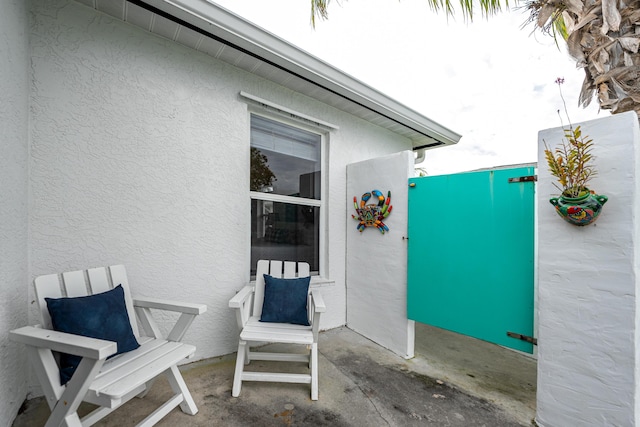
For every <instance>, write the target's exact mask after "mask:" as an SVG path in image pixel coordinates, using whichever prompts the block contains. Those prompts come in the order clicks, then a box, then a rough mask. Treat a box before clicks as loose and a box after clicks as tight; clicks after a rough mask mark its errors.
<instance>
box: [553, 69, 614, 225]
mask: <svg viewBox="0 0 640 427" xmlns="http://www.w3.org/2000/svg"><path fill="white" fill-rule="evenodd" d="M562 83H564V79H563V78H558V79H556V84H557V85H558V88H559V89H560V97H561V98H562V103H563V104H564V109H565V114H566V115H567V119H569V114H568V113H567V106H566V103H565V101H564V97H563V96H562V88H561V87H560V85H561V84H562ZM559 113H560V111H559V110H558V114H559ZM592 149H593V140H592V139H590V138H589V137H588V136H587V135H583V134H582V131H581V129H580V126H576V127H575V128H574V127H573V125H572V124H571V120H569V126H568V127H567V128H564V140H563V142H562V144H561V145H559V146H558V147H556V148H555V149H554V150H551V149H550V148H549V147H548V146H547V143H546V141H545V150H544V154H545V159H546V160H547V165H548V166H549V172H550V173H551V175H553V176H555V177H556V179H557V181H558V184H560V185H558V184H556V183H554V185H555V186H556V187H557V188H558V189H559V190H560V191H561V192H562V193H561V195H560V197H552V198H551V199H550V200H549V202H550V203H551V204H552V205H553V206H554V207H555V208H556V212H557V213H558V215H560V216H561V217H562V218H563V219H564V220H565V221H567V222H569V223H571V224H574V225H588V224H591V223H592V222H594V221H595V220H596V219H597V217H598V215H600V211H601V210H602V206H603V205H604V204H605V203H606V202H607V200H608V199H607V196H603V195H597V194H595V193H594V192H593V191H591V190H590V189H589V188H588V187H587V184H588V182H589V181H590V180H591V179H592V178H593V177H595V176H596V175H597V170H596V168H595V165H594V160H595V158H594V157H593V155H592V154H591V151H592Z"/></svg>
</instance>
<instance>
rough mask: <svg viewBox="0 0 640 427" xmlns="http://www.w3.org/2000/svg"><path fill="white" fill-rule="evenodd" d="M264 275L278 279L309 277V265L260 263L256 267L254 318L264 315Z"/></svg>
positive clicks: (262, 260) (275, 262) (288, 262)
mask: <svg viewBox="0 0 640 427" xmlns="http://www.w3.org/2000/svg"><path fill="white" fill-rule="evenodd" d="M296 267H297V268H296ZM264 274H268V275H270V276H273V277H277V278H284V279H294V278H296V277H306V276H309V264H308V263H306V262H298V263H296V262H293V261H286V262H284V263H283V262H282V261H276V260H272V261H269V260H264V259H261V260H259V261H258V264H257V266H256V284H255V294H254V297H253V312H252V313H251V315H252V316H258V317H260V316H261V315H262V303H263V302H264Z"/></svg>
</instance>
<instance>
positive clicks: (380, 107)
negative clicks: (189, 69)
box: [77, 0, 460, 148]
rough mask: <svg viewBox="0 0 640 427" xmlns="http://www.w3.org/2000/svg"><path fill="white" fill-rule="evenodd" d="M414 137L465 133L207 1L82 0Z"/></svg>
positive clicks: (444, 139)
mask: <svg viewBox="0 0 640 427" xmlns="http://www.w3.org/2000/svg"><path fill="white" fill-rule="evenodd" d="M77 1H78V2H80V3H83V4H85V5H87V6H89V7H92V8H94V9H96V10H98V11H101V12H104V13H106V14H108V15H110V16H113V17H115V18H117V19H120V20H122V21H125V22H128V23H130V24H133V25H136V26H138V27H140V28H143V29H144V30H146V31H149V32H151V33H154V34H157V35H159V36H162V37H165V38H168V39H170V40H173V41H175V42H177V43H180V44H182V45H185V46H187V47H190V48H192V49H195V50H197V51H199V52H203V53H206V54H208V55H210V56H212V57H214V58H217V59H219V60H222V61H225V62H227V63H229V64H231V65H233V66H235V67H238V68H240V69H243V70H245V71H247V72H250V73H252V74H255V75H257V76H260V77H263V78H265V79H267V80H270V81H272V82H274V83H276V84H278V85H281V86H284V87H286V88H289V89H291V90H294V91H296V92H299V93H301V94H304V95H306V96H309V97H311V98H313V99H316V100H318V101H320V102H323V103H325V104H328V105H330V106H332V107H335V108H337V109H339V110H341V111H344V112H346V113H349V114H352V115H354V116H356V117H360V118H362V119H364V120H366V121H368V122H371V123H374V124H376V125H378V126H380V127H383V128H385V129H388V130H390V131H392V132H395V133H397V134H399V135H402V136H404V137H406V138H408V139H410V140H411V141H412V143H413V147H414V148H418V147H421V148H435V147H439V146H445V145H451V144H455V143H457V142H458V141H459V139H460V135H459V134H457V133H455V132H453V131H451V130H450V129H447V128H446V127H444V126H442V125H440V124H438V123H436V122H434V121H432V120H430V119H429V118H427V117H424V116H422V115H421V114H419V113H417V112H416V111H414V110H412V109H410V108H408V107H406V106H404V105H402V104H400V103H398V102H397V101H395V100H393V99H391V98H389V97H387V96H386V95H384V94H382V93H381V92H378V91H377V90H375V89H373V88H371V87H370V86H367V85H365V84H364V83H362V82H360V81H359V80H357V79H355V78H353V77H351V76H349V75H347V74H345V73H343V72H342V71H340V70H338V69H336V68H334V67H332V66H331V65H329V64H327V63H326V62H324V61H322V60H320V59H318V58H316V57H314V56H312V55H310V54H308V53H306V52H304V51H302V50H300V49H298V48H297V47H295V46H294V45H292V44H290V43H288V42H286V41H285V40H283V39H281V38H279V37H277V36H275V35H273V34H271V33H269V32H267V31H265V30H263V29H261V28H259V27H257V26H255V25H253V24H252V23H250V22H248V21H246V20H244V19H243V18H241V17H239V16H237V15H235V14H233V13H232V12H230V11H228V10H226V9H224V8H222V7H220V6H218V5H216V4H214V3H211V2H209V1H206V0H77Z"/></svg>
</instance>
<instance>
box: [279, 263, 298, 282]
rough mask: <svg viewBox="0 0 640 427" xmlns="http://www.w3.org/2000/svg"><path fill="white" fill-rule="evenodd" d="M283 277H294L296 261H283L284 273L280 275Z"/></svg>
mask: <svg viewBox="0 0 640 427" xmlns="http://www.w3.org/2000/svg"><path fill="white" fill-rule="evenodd" d="M282 277H284V278H285V279H293V278H294V277H296V263H295V262H291V261H286V262H285V263H284V275H283V276H282Z"/></svg>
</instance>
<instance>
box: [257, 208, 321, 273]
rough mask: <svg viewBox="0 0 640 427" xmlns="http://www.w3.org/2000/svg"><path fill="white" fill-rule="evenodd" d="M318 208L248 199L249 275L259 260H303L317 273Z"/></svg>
mask: <svg viewBox="0 0 640 427" xmlns="http://www.w3.org/2000/svg"><path fill="white" fill-rule="evenodd" d="M319 238H320V208H318V207H316V206H304V205H294V204H290V203H280V202H272V201H265V200H255V199H253V200H251V275H252V276H253V275H255V274H256V264H257V263H258V260H259V259H277V260H282V261H306V262H308V263H309V266H310V267H311V271H312V272H314V273H317V272H318V266H319V256H318V248H319Z"/></svg>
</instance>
